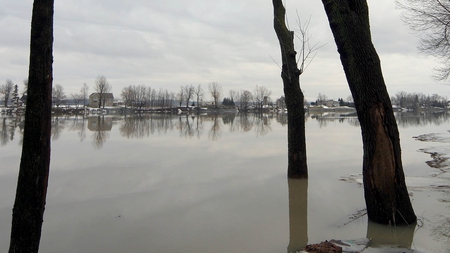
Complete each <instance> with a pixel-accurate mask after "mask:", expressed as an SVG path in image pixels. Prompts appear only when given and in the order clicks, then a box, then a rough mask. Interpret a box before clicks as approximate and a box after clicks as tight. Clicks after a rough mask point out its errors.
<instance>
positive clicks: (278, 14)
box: [272, 0, 308, 178]
mask: <svg viewBox="0 0 450 253" xmlns="http://www.w3.org/2000/svg"><path fill="white" fill-rule="evenodd" d="M272 2H273V8H274V21H273V23H274V29H275V32H276V34H277V37H278V41H279V42H280V48H281V58H282V62H283V66H282V70H281V78H282V79H283V87H284V95H285V99H286V108H287V110H288V177H289V178H307V177H308V166H307V163H306V138H305V109H304V107H303V100H304V96H303V92H302V90H301V89H300V74H301V72H300V70H299V69H298V67H297V59H296V54H297V52H296V51H295V49H294V32H293V31H289V30H288V29H287V27H286V23H285V13H286V9H285V8H284V6H283V3H282V1H281V0H273V1H272Z"/></svg>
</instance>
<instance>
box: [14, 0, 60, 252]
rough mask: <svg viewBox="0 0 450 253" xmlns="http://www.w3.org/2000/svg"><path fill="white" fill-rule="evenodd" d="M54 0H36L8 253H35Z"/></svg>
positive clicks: (47, 132) (45, 170) (46, 150)
mask: <svg viewBox="0 0 450 253" xmlns="http://www.w3.org/2000/svg"><path fill="white" fill-rule="evenodd" d="M52 54H53V0H35V1H34V3H33V16H32V22H31V41H30V68H29V75H28V97H27V109H26V112H25V129H24V137H23V144H22V157H21V161H20V169H19V176H18V183H17V191H16V199H15V202H14V208H13V215H12V216H13V217H12V227H11V243H10V248H9V252H10V253H17V252H38V250H39V242H40V238H41V228H42V221H43V215H44V209H45V199H46V195H47V185H48V175H49V166H50V136H51V107H52V79H53V74H52V63H53V55H52Z"/></svg>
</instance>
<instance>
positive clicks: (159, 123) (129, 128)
mask: <svg viewBox="0 0 450 253" xmlns="http://www.w3.org/2000/svg"><path fill="white" fill-rule="evenodd" d="M174 117H175V116H172V115H167V114H155V115H135V116H126V117H125V118H124V119H123V122H122V124H121V125H120V127H119V131H120V133H121V134H122V136H125V137H127V138H144V137H148V136H150V135H152V134H155V133H156V134H165V133H167V131H168V130H173V129H174V128H175V123H174V122H173V119H174ZM178 127H179V125H178V126H177V128H178Z"/></svg>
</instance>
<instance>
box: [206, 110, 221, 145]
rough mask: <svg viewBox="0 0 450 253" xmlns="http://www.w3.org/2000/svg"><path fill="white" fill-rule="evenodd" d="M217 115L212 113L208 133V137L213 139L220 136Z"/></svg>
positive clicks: (217, 138) (215, 139)
mask: <svg viewBox="0 0 450 253" xmlns="http://www.w3.org/2000/svg"><path fill="white" fill-rule="evenodd" d="M217 118H218V115H217V114H214V115H212V120H213V124H212V125H211V129H210V130H209V133H208V138H209V139H210V140H213V141H217V140H219V137H220V122H219V121H218V120H217Z"/></svg>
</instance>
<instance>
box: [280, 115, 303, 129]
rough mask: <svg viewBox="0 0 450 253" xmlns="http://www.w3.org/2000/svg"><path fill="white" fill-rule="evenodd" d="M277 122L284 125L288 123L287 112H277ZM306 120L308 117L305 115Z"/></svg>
mask: <svg viewBox="0 0 450 253" xmlns="http://www.w3.org/2000/svg"><path fill="white" fill-rule="evenodd" d="M276 118H277V122H278V123H280V124H281V125H282V126H284V125H286V124H287V114H286V113H277V114H276ZM305 120H306V117H305Z"/></svg>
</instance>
